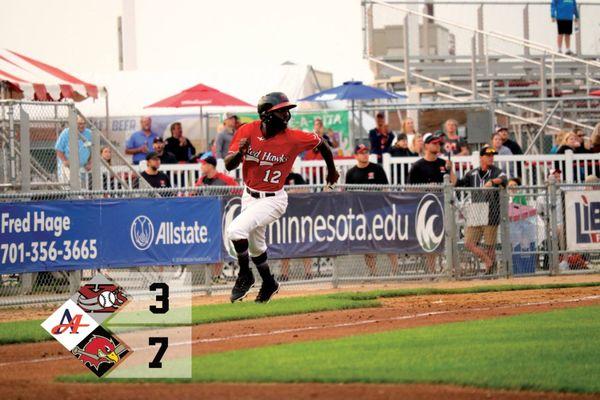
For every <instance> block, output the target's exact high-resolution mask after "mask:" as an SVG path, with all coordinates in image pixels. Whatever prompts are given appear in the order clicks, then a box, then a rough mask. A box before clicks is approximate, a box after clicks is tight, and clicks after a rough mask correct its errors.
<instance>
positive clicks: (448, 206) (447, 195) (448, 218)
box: [444, 175, 458, 279]
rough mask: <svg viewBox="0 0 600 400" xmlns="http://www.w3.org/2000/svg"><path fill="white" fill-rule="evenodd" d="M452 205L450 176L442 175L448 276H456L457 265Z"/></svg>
mask: <svg viewBox="0 0 600 400" xmlns="http://www.w3.org/2000/svg"><path fill="white" fill-rule="evenodd" d="M453 205H454V201H453V193H452V184H451V183H450V176H448V175H445V176H444V246H445V248H444V253H445V255H446V275H447V276H448V278H451V277H454V279H457V278H458V266H457V265H456V264H455V262H454V248H455V244H456V240H455V239H456V221H455V219H454V211H453V209H452V206H453Z"/></svg>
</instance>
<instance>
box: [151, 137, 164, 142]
mask: <svg viewBox="0 0 600 400" xmlns="http://www.w3.org/2000/svg"><path fill="white" fill-rule="evenodd" d="M159 142H160V143H164V140H163V138H161V137H155V138H154V141H153V142H152V143H159Z"/></svg>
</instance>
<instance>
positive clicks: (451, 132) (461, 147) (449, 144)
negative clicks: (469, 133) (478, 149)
mask: <svg viewBox="0 0 600 400" xmlns="http://www.w3.org/2000/svg"><path fill="white" fill-rule="evenodd" d="M444 133H445V134H446V138H445V140H444V154H446V155H447V156H454V155H457V156H468V155H469V154H470V151H469V145H468V144H467V141H466V140H465V139H463V138H461V137H460V136H458V121H457V120H455V119H449V120H447V121H446V122H445V123H444Z"/></svg>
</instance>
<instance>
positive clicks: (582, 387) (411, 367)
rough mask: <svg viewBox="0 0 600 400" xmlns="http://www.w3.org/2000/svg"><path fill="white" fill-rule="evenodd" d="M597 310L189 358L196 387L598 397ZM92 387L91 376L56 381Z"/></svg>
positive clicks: (599, 314) (599, 322)
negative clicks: (463, 390) (474, 390)
mask: <svg viewBox="0 0 600 400" xmlns="http://www.w3.org/2000/svg"><path fill="white" fill-rule="evenodd" d="M599 344H600V306H592V307H579V308H573V309H564V310H558V311H552V312H547V313H540V314H523V315H519V316H512V317H502V318H494V319H487V320H480V321H470V322H459V323H451V324H444V325H436V326H427V327H420V328H412V329H404V330H397V331H390V332H384V333H377V334H368V335H358V336H351V337H346V338H343V339H336V340H322V341H313V342H304V343H295V344H286V345H279V346H270V347H260V348H255V349H249V350H239V351H231V352H224V353H218V354H212V355H207V356H201V357H194V358H193V378H192V381H196V382H215V381H219V382H328V383H348V382H364V383H411V382H420V383H446V384H457V385H469V386H479V387H489V388H504V389H530V390H542V391H568V392H594V393H596V392H600V379H599V377H600V363H599V362H598V360H599V359H600V346H599ZM61 380H66V381H84V382H98V379H97V378H96V377H95V376H93V375H91V374H85V375H77V376H67V377H62V378H61Z"/></svg>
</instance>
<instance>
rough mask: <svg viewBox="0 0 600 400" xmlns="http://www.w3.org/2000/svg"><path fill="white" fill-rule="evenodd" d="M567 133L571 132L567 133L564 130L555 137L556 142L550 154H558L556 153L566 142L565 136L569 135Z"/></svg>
mask: <svg viewBox="0 0 600 400" xmlns="http://www.w3.org/2000/svg"><path fill="white" fill-rule="evenodd" d="M567 133H569V131H565V130H564V129H563V130H561V131H559V132H558V133H557V134H556V135H555V136H554V141H555V142H554V144H553V145H552V148H551V149H550V154H556V152H557V151H558V148H559V147H560V146H562V143H563V142H564V141H565V136H566V135H567Z"/></svg>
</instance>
